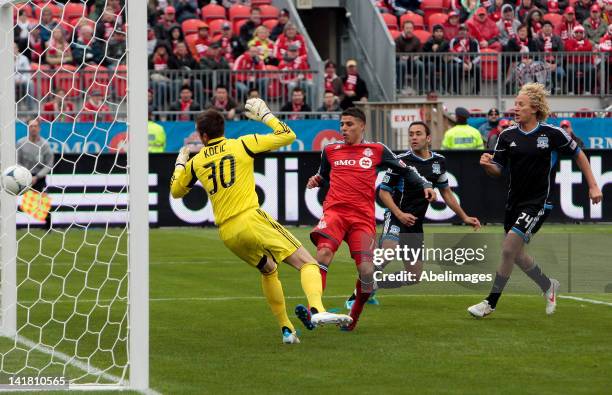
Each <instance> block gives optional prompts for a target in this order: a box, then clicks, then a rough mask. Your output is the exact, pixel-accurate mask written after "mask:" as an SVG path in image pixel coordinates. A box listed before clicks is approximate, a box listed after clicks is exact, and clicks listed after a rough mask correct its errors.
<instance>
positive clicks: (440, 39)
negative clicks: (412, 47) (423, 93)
mask: <svg viewBox="0 0 612 395" xmlns="http://www.w3.org/2000/svg"><path fill="white" fill-rule="evenodd" d="M448 49H449V46H448V40H446V39H445V38H444V28H443V27H442V25H434V27H433V34H432V35H431V37H430V38H429V40H427V42H426V43H425V44H423V52H427V53H432V54H438V53H445V52H448ZM425 70H426V73H427V76H428V77H429V91H430V92H444V90H445V89H446V88H447V87H446V86H444V78H443V77H437V76H436V75H440V76H444V75H445V74H446V62H445V61H444V59H443V58H442V57H441V56H431V57H429V56H428V57H426V58H425Z"/></svg>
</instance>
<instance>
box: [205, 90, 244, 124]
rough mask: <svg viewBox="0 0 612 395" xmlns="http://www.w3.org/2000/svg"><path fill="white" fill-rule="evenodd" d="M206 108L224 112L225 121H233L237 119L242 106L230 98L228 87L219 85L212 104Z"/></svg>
mask: <svg viewBox="0 0 612 395" xmlns="http://www.w3.org/2000/svg"><path fill="white" fill-rule="evenodd" d="M206 108H207V109H208V108H212V109H215V110H217V111H221V112H223V114H224V115H225V119H228V120H233V119H235V118H236V115H237V113H238V112H239V111H240V106H239V105H238V103H237V102H236V100H234V99H233V98H231V97H230V95H229V92H228V91H227V87H226V86H225V85H217V87H216V88H215V94H214V96H213V97H212V98H211V99H210V102H209V103H208V105H207V106H206Z"/></svg>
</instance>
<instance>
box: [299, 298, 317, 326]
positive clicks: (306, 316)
mask: <svg viewBox="0 0 612 395" xmlns="http://www.w3.org/2000/svg"><path fill="white" fill-rule="evenodd" d="M295 315H296V317H297V318H298V319H299V320H300V321H302V324H304V327H305V328H306V329H308V330H309V331H311V330H313V329H314V328H315V324H313V323H312V316H311V314H310V310H308V308H307V307H306V306H304V305H303V304H299V305H297V306H295Z"/></svg>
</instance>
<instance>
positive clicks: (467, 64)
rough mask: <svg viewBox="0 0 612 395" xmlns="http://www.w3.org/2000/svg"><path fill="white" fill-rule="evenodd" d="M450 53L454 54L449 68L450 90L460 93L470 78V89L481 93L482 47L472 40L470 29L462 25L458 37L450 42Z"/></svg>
mask: <svg viewBox="0 0 612 395" xmlns="http://www.w3.org/2000/svg"><path fill="white" fill-rule="evenodd" d="M449 48H450V52H452V53H453V54H454V56H453V58H452V59H451V61H450V62H449V65H448V68H447V81H449V87H448V90H449V91H450V92H451V93H460V92H459V91H460V87H462V85H463V79H464V77H465V76H468V78H469V81H470V82H471V84H470V87H469V89H470V90H472V88H474V89H475V93H476V94H478V93H479V92H480V55H478V52H480V46H479V45H478V41H476V40H474V39H473V38H471V37H470V36H469V34H468V28H467V26H465V25H461V27H460V28H459V33H458V34H457V37H455V38H453V39H452V40H450V43H449Z"/></svg>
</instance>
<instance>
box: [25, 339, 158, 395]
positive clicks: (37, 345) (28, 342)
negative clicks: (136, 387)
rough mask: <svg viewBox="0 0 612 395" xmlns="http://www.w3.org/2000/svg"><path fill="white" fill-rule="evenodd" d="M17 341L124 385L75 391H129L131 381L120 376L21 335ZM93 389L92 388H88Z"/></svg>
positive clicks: (151, 393)
mask: <svg viewBox="0 0 612 395" xmlns="http://www.w3.org/2000/svg"><path fill="white" fill-rule="evenodd" d="M15 340H16V341H17V343H20V344H23V345H24V346H26V347H29V348H30V349H32V350H35V351H38V352H42V353H43V354H47V355H51V356H52V357H54V358H57V359H59V360H60V361H62V362H65V363H67V364H69V365H72V366H74V367H76V368H78V369H80V370H82V371H83V372H85V373H87V374H93V375H95V376H98V377H101V378H103V379H105V380H108V381H110V382H112V383H122V385H121V384H115V385H108V386H106V385H92V386H89V385H78V384H77V385H74V386H70V387H74V388H73V389H79V390H87V389H91V390H102V391H103V390H105V389H107V390H118V389H122V390H124V391H125V390H127V389H129V381H127V380H123V379H121V377H119V376H115V375H112V374H110V373H106V372H104V371H102V370H100V369H98V368H96V367H95V366H93V365H90V364H87V363H85V362H82V361H79V360H78V359H76V358H75V357H71V356H69V355H67V354H64V353H63V352H60V351H57V350H54V349H52V348H50V347H47V346H45V345H43V344H40V343H34V342H33V341H32V340H30V339H28V338H25V337H23V336H21V335H17V336H15ZM88 387H91V388H88ZM142 393H143V394H146V395H161V394H160V393H159V392H157V391H155V390H152V389H149V390H147V391H143V392H142Z"/></svg>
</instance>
